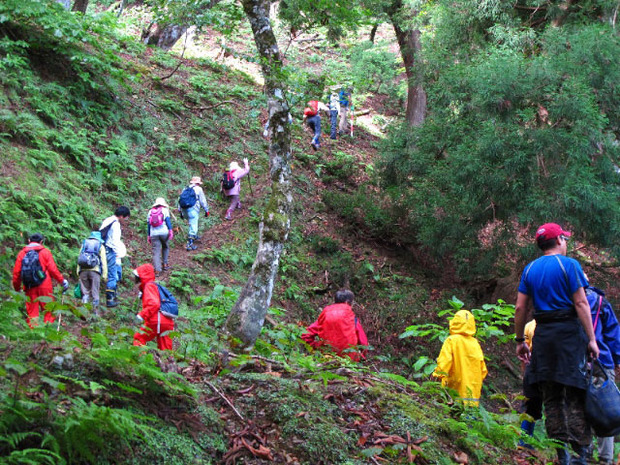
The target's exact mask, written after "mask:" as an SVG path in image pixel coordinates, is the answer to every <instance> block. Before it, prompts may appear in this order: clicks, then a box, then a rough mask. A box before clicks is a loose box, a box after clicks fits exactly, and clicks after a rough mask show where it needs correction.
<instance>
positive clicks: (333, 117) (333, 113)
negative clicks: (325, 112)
mask: <svg viewBox="0 0 620 465" xmlns="http://www.w3.org/2000/svg"><path fill="white" fill-rule="evenodd" d="M329 118H330V122H331V124H332V127H331V132H330V133H329V137H330V138H332V139H335V138H336V134H337V133H338V110H329Z"/></svg>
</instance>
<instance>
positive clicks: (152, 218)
mask: <svg viewBox="0 0 620 465" xmlns="http://www.w3.org/2000/svg"><path fill="white" fill-rule="evenodd" d="M149 224H150V225H151V226H153V227H154V228H157V227H158V226H161V225H162V224H164V209H163V207H157V208H151V211H150V212H149Z"/></svg>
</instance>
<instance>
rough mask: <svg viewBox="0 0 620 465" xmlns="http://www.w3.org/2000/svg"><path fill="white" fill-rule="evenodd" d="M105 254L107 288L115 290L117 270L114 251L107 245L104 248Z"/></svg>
mask: <svg viewBox="0 0 620 465" xmlns="http://www.w3.org/2000/svg"><path fill="white" fill-rule="evenodd" d="M105 256H106V259H107V261H108V286H107V288H108V290H110V291H115V290H116V284H117V282H118V271H117V269H116V268H117V267H116V252H115V251H114V250H112V249H111V248H109V247H106V248H105Z"/></svg>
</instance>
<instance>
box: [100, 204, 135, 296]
mask: <svg viewBox="0 0 620 465" xmlns="http://www.w3.org/2000/svg"><path fill="white" fill-rule="evenodd" d="M128 221H129V208H127V207H126V206H124V205H121V206H120V207H118V208H117V209H116V210H115V211H114V215H112V216H109V217H107V218H106V219H105V220H103V223H101V227H100V228H99V232H100V233H101V239H103V241H104V244H105V250H106V258H107V262H108V283H107V289H106V291H105V296H106V307H116V306H117V305H118V300H116V288H117V285H118V279H119V275H118V270H117V264H116V263H117V258H119V256H120V253H119V252H120V251H121V250H120V248H121V247H122V246H121V245H120V244H121V235H122V230H121V226H125V225H126V224H127V222H128Z"/></svg>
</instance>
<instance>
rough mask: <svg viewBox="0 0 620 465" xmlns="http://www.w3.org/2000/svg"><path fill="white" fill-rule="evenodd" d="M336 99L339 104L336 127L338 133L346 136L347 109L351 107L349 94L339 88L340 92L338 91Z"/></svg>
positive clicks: (347, 124)
mask: <svg viewBox="0 0 620 465" xmlns="http://www.w3.org/2000/svg"><path fill="white" fill-rule="evenodd" d="M338 99H339V100H338V103H340V124H339V125H338V133H340V134H346V133H347V131H348V126H349V121H348V118H347V116H348V114H349V107H350V106H351V105H350V103H351V102H350V100H351V92H350V91H349V90H348V89H345V88H344V87H341V88H340V91H338Z"/></svg>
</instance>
